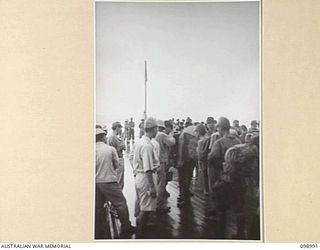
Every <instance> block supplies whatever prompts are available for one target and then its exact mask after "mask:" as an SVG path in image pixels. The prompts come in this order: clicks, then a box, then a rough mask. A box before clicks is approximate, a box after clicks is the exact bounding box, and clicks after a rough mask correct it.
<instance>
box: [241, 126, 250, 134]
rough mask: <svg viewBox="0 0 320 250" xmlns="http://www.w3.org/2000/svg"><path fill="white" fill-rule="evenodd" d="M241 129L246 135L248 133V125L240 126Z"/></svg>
mask: <svg viewBox="0 0 320 250" xmlns="http://www.w3.org/2000/svg"><path fill="white" fill-rule="evenodd" d="M240 129H241V132H242V133H246V132H247V131H248V129H247V127H246V125H241V126H240Z"/></svg>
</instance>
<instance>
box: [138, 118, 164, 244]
mask: <svg viewBox="0 0 320 250" xmlns="http://www.w3.org/2000/svg"><path fill="white" fill-rule="evenodd" d="M157 132H158V124H157V121H156V120H155V119H154V118H151V117H149V118H148V119H147V120H146V122H145V135H144V136H143V137H142V138H141V139H140V140H139V141H138V142H137V143H136V144H135V148H134V153H133V170H134V175H135V187H136V192H137V199H138V202H139V210H140V211H139V214H138V216H137V238H143V237H144V235H145V233H146V226H147V223H148V222H149V221H150V218H151V214H152V212H155V211H156V208H157V199H156V197H157V192H156V174H155V168H154V164H155V163H156V162H157V158H156V155H155V151H154V146H153V143H152V141H151V140H152V139H153V138H155V137H156V134H157Z"/></svg>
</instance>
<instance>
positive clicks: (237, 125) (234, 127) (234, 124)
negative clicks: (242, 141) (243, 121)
mask: <svg viewBox="0 0 320 250" xmlns="http://www.w3.org/2000/svg"><path fill="white" fill-rule="evenodd" d="M232 128H233V129H234V130H235V131H237V133H238V135H239V136H240V135H241V128H240V125H239V121H238V120H234V121H233V126H232Z"/></svg>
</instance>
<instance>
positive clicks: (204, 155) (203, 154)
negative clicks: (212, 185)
mask: <svg viewBox="0 0 320 250" xmlns="http://www.w3.org/2000/svg"><path fill="white" fill-rule="evenodd" d="M195 132H196V137H197V138H198V139H199V140H198V147H197V153H198V166H199V170H200V173H202V174H203V193H204V195H208V194H209V178H208V150H209V144H210V137H209V136H206V133H207V131H206V127H205V125H204V124H199V125H197V127H196V129H195Z"/></svg>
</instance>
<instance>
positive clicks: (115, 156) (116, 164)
mask: <svg viewBox="0 0 320 250" xmlns="http://www.w3.org/2000/svg"><path fill="white" fill-rule="evenodd" d="M112 164H113V168H114V169H117V168H118V167H119V157H118V154H117V151H116V149H115V148H112Z"/></svg>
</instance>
